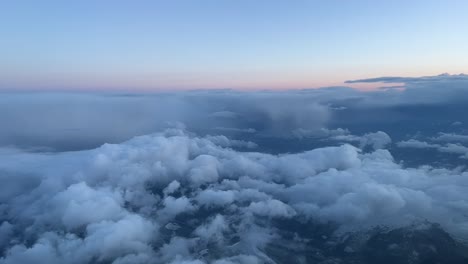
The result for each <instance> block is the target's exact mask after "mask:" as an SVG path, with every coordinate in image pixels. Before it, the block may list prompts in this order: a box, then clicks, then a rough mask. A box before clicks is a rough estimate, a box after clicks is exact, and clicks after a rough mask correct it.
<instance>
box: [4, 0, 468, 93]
mask: <svg viewBox="0 0 468 264" xmlns="http://www.w3.org/2000/svg"><path fill="white" fill-rule="evenodd" d="M467 10H468V2H467V1H461V0H460V1H434V0H429V1H427V0H426V1H419V0H417V1H401V0H396V1H333V0H332V1H247V0H235V1H234V0H232V1H231V0H226V1H220V0H218V1H215V0H206V1H205V0H199V1H189V0H186V1H180V0H175V1H119V0H114V1H110V0H103V1H88V0H84V1H58V0H57V1H48V0H44V1H21V0H19V1H2V2H1V3H0V36H1V41H0V58H1V60H0V89H3V90H5V89H6V90H11V89H13V90H15V89H37V90H45V89H59V90H60V89H63V90H67V89H68V90H69V89H83V90H93V89H97V90H102V89H111V90H112V89H116V90H122V89H123V90H140V89H141V90H160V89H163V90H166V89H201V88H208V89H209V88H234V89H264V88H267V89H268V88H271V89H287V88H309V87H319V86H330V85H342V83H343V82H344V81H345V80H348V79H359V78H367V77H377V76H389V75H395V76H419V75H434V74H439V73H442V72H450V73H460V72H467V71H466V67H467V66H466V62H467V61H468V50H467V49H466V47H467V44H468V34H466V27H467V26H468V17H467V16H466V15H465V14H466V12H467Z"/></svg>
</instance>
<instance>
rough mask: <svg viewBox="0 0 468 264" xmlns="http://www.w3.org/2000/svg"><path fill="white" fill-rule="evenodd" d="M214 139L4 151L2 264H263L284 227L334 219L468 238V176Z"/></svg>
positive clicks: (375, 156) (177, 137) (350, 153)
mask: <svg viewBox="0 0 468 264" xmlns="http://www.w3.org/2000/svg"><path fill="white" fill-rule="evenodd" d="M369 138H370V139H371V142H373V143H372V144H371V145H373V146H374V147H375V142H377V146H378V147H380V146H381V144H380V143H382V142H387V141H388V139H387V137H386V136H384V135H383V134H378V135H377V136H375V135H374V136H369ZM372 140H373V141H372ZM218 143H219V142H217V141H216V140H215V141H214V140H212V138H210V137H207V138H200V137H195V136H191V135H190V134H187V133H185V132H183V131H178V130H170V131H167V132H164V133H158V134H153V135H148V136H140V137H136V138H134V139H132V140H130V141H128V142H125V143H122V144H106V145H104V146H102V147H100V148H97V149H94V150H89V151H81V152H68V153H56V154H43V153H23V152H15V153H13V154H11V153H10V154H8V155H3V156H2V159H0V170H1V171H2V174H1V176H0V177H1V180H2V183H3V184H2V187H1V193H2V198H1V202H2V206H1V207H0V215H1V224H0V234H1V236H0V237H1V240H0V245H1V247H2V252H4V253H3V257H2V258H1V259H0V263H28V262H31V261H34V262H35V263H49V264H50V263H86V262H109V263H171V262H172V263H206V262H214V263H239V262H240V263H264V262H268V261H271V256H269V255H268V254H267V253H266V251H265V248H266V247H267V246H268V245H269V244H271V243H274V242H275V241H278V240H279V241H281V240H284V241H287V238H286V237H283V236H282V234H283V233H282V232H285V231H284V230H283V228H284V227H281V225H279V223H280V222H278V221H286V220H288V221H299V220H300V221H302V222H303V221H305V222H306V223H310V224H312V223H317V222H320V223H327V222H333V223H336V224H337V225H338V226H339V228H338V230H337V231H336V233H335V235H336V236H338V237H339V236H340V234H343V232H345V231H350V230H367V229H371V228H372V227H374V226H376V225H386V226H389V227H391V228H397V227H401V226H406V225H408V224H411V223H414V222H418V221H423V220H428V221H431V222H435V223H439V224H440V225H442V227H443V228H444V229H446V230H448V231H449V232H450V233H451V234H453V235H455V236H457V237H463V238H468V225H467V222H466V215H465V213H464V212H465V211H466V210H467V209H468V199H467V196H466V193H467V192H468V180H467V179H468V174H467V172H463V171H460V170H448V169H433V168H431V167H428V166H426V167H421V168H414V169H410V168H403V167H401V165H399V164H397V163H395V162H394V160H393V158H392V155H391V154H390V153H389V152H388V151H387V150H384V149H377V150H375V151H372V152H369V153H362V152H361V151H360V150H359V149H358V148H356V147H352V146H350V145H342V146H337V147H325V148H318V149H314V150H310V151H306V152H303V153H296V154H281V155H271V154H266V153H258V152H239V151H235V150H233V149H230V148H226V147H225V146H226V144H224V143H222V144H220V145H218ZM20 163H21V164H22V166H19V164H20ZM11 175H17V177H11ZM15 190H18V191H15ZM301 235H302V234H297V236H299V237H298V238H297V239H296V240H297V241H296V242H294V243H299V244H300V243H306V242H300V241H305V240H304V238H300V236H301ZM301 239H302V240H301ZM206 249H208V250H206Z"/></svg>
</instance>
